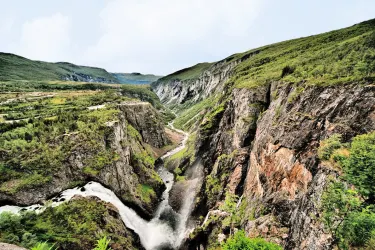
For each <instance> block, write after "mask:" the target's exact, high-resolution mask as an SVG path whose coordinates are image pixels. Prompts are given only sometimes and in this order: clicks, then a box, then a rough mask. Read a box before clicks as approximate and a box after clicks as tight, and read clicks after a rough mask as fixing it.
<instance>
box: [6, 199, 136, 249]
mask: <svg viewBox="0 0 375 250" xmlns="http://www.w3.org/2000/svg"><path fill="white" fill-rule="evenodd" d="M111 213H113V211H110V208H109V207H108V205H107V204H106V203H104V202H98V201H96V200H94V199H83V198H81V199H74V200H72V201H70V202H68V203H63V204H62V205H60V206H58V207H55V208H52V207H49V208H47V209H46V210H45V211H44V212H42V213H40V214H36V213H35V212H24V213H22V214H21V215H14V214H11V213H2V214H0V241H1V242H6V243H10V244H16V245H19V246H23V247H26V248H28V249H30V248H32V249H38V250H39V249H43V250H44V249H50V248H51V247H53V249H67V250H68V249H96V250H106V249H108V245H109V243H113V244H118V245H122V246H123V247H124V248H127V249H131V248H132V246H133V247H134V245H133V244H135V243H134V241H133V239H132V237H131V235H130V234H129V232H128V231H126V230H125V227H124V225H123V223H122V221H121V219H119V218H116V217H115V216H113V214H111Z"/></svg>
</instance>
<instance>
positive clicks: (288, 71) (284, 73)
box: [281, 65, 295, 78]
mask: <svg viewBox="0 0 375 250" xmlns="http://www.w3.org/2000/svg"><path fill="white" fill-rule="evenodd" d="M294 70H295V67H291V66H289V65H287V66H285V67H284V68H283V70H282V72H281V78H283V77H284V76H287V75H290V74H293V72H294Z"/></svg>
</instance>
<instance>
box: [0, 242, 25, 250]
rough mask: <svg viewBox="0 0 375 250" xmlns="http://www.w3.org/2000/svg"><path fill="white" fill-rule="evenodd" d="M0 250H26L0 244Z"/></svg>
mask: <svg viewBox="0 0 375 250" xmlns="http://www.w3.org/2000/svg"><path fill="white" fill-rule="evenodd" d="M0 250H26V248H23V247H19V246H15V245H11V244H7V243H0Z"/></svg>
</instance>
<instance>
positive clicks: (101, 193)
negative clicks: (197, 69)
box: [0, 124, 202, 250]
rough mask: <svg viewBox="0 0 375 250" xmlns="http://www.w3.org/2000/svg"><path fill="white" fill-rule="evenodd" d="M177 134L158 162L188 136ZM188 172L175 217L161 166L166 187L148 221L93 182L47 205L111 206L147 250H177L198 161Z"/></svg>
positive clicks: (167, 175) (39, 208)
mask: <svg viewBox="0 0 375 250" xmlns="http://www.w3.org/2000/svg"><path fill="white" fill-rule="evenodd" d="M170 126H171V127H172V128H173V129H175V128H174V127H173V124H170ZM175 130H177V129H175ZM177 131H179V132H180V133H183V134H184V136H185V138H184V139H183V141H182V143H181V145H180V146H179V147H177V148H175V149H174V150H172V151H170V152H168V153H166V154H165V155H163V156H162V157H161V158H162V159H165V158H167V157H169V156H171V155H173V154H175V153H177V152H179V151H180V150H182V149H183V148H184V147H185V144H186V141H187V137H188V134H187V133H185V132H183V131H181V130H177ZM192 169H193V170H192V174H191V177H190V178H189V181H188V183H189V185H188V188H187V190H186V192H185V196H184V201H183V203H182V207H181V209H180V211H178V213H177V212H175V211H174V210H173V209H172V207H171V206H170V205H169V192H170V190H171V189H172V186H173V180H174V176H173V174H172V173H170V172H169V171H167V170H166V169H165V168H164V167H163V166H161V167H159V168H158V169H157V172H158V174H159V175H160V177H161V178H162V180H163V181H164V183H165V185H166V190H165V191H164V193H163V195H162V201H161V202H160V204H159V206H158V208H157V210H156V213H155V215H154V218H153V219H152V220H151V221H146V220H144V219H142V218H141V217H140V216H138V214H137V213H136V212H135V211H134V210H133V209H131V208H129V207H127V206H125V205H124V204H123V203H122V202H121V200H120V199H119V198H118V197H117V196H116V195H115V194H114V193H113V192H112V191H111V190H109V189H107V188H105V187H103V186H102V185H101V184H99V183H96V182H90V183H88V184H86V185H85V186H84V188H79V187H77V188H74V189H68V190H65V191H64V192H63V193H62V194H61V195H60V196H59V198H55V199H52V200H55V202H52V203H50V206H53V207H55V206H58V205H60V204H61V203H62V202H65V201H68V200H70V199H71V198H72V197H73V196H74V195H81V196H84V197H87V196H96V197H98V198H100V199H101V200H103V201H105V202H110V203H112V204H113V205H114V206H115V207H116V208H117V209H118V210H119V213H120V216H121V218H122V220H123V222H124V223H125V225H126V227H128V228H130V229H132V230H133V231H134V232H135V233H137V234H138V235H139V237H140V240H141V243H142V245H143V246H144V247H145V248H146V249H147V250H156V249H159V248H163V249H165V248H170V249H177V248H178V247H179V246H180V245H181V243H182V241H183V239H184V238H185V237H186V234H187V232H188V231H189V230H188V228H187V222H188V218H189V216H190V212H191V209H192V205H193V203H194V198H195V194H196V189H197V187H199V185H200V183H201V172H202V167H201V165H200V161H196V162H195V164H194V165H193V166H192ZM56 200H58V201H56ZM44 209H45V207H43V206H41V205H33V206H29V207H26V208H22V207H17V206H3V207H0V213H1V212H5V211H8V212H13V213H19V212H21V211H22V210H35V211H37V212H42V211H44Z"/></svg>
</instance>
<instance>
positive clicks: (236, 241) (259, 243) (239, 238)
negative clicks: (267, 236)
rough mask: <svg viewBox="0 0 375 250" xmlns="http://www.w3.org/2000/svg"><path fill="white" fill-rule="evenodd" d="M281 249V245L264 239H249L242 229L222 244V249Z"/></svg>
mask: <svg viewBox="0 0 375 250" xmlns="http://www.w3.org/2000/svg"><path fill="white" fill-rule="evenodd" d="M245 249H246V250H281V249H282V247H281V246H279V245H277V244H274V243H270V242H267V241H265V240H264V239H260V238H254V239H250V238H247V237H246V236H245V232H244V231H238V232H237V233H235V234H234V235H233V236H232V237H230V238H229V239H228V240H227V241H226V243H224V245H223V250H245Z"/></svg>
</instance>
